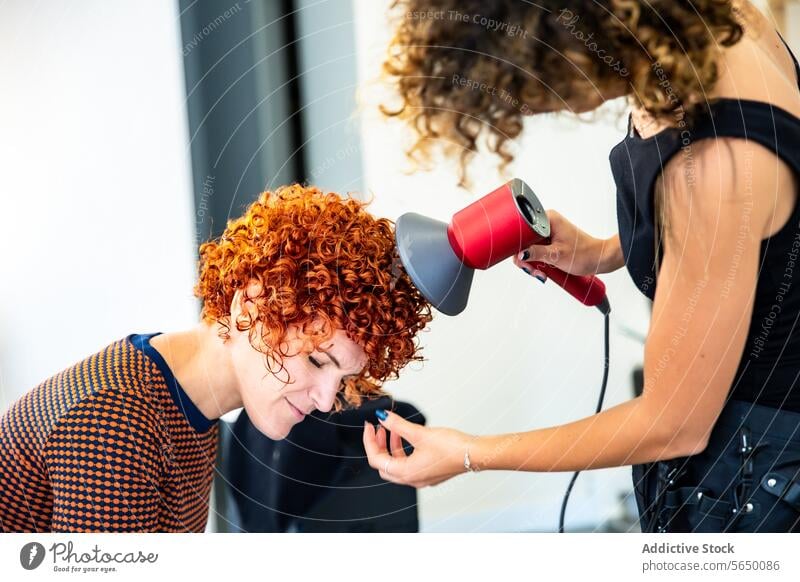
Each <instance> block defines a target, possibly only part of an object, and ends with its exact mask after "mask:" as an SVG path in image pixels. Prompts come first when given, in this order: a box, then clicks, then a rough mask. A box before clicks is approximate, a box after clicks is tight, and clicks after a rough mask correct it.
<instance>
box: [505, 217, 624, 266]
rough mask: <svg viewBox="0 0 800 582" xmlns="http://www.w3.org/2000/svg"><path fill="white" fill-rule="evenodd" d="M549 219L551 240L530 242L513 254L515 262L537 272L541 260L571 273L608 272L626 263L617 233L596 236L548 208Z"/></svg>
mask: <svg viewBox="0 0 800 582" xmlns="http://www.w3.org/2000/svg"><path fill="white" fill-rule="evenodd" d="M546 212H547V218H548V219H550V232H551V236H550V239H551V243H550V244H549V245H533V246H532V247H529V248H527V249H525V250H524V251H522V252H521V253H520V254H519V255H517V256H516V257H515V258H514V264H515V265H517V266H518V267H519V268H521V269H527V270H528V272H529V274H531V275H533V274H536V267H535V263H536V262H537V261H541V262H543V263H547V264H549V265H553V266H554V267H558V268H559V269H561V270H562V271H564V272H565V273H572V274H573V275H599V274H602V273H611V272H612V271H616V270H617V269H619V268H621V267H622V266H623V265H624V264H625V260H624V258H623V257H622V248H621V246H620V242H619V235H614V236H613V237H611V238H609V239H601V238H596V237H593V236H591V235H590V234H588V233H587V232H585V231H583V230H581V229H580V228H578V227H577V226H575V225H574V224H573V223H572V222H570V221H569V220H567V219H566V218H564V217H563V216H562V215H561V214H559V213H558V212H556V211H555V210H547V211H546Z"/></svg>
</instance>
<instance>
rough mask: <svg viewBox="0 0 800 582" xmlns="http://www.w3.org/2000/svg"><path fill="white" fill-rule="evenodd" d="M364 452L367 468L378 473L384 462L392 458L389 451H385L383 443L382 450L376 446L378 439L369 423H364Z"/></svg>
mask: <svg viewBox="0 0 800 582" xmlns="http://www.w3.org/2000/svg"><path fill="white" fill-rule="evenodd" d="M363 440H364V450H365V451H366V453H367V461H368V462H369V466H370V467H372V468H373V469H376V470H378V471H380V470H382V469H383V467H384V465H385V463H386V461H387V460H388V459H391V458H392V457H391V456H390V455H389V451H387V450H386V445H385V443H384V447H383V449H381V447H380V446H379V444H378V437H377V434H376V432H375V427H373V426H372V425H371V424H370V423H368V422H365V423H364V439H363Z"/></svg>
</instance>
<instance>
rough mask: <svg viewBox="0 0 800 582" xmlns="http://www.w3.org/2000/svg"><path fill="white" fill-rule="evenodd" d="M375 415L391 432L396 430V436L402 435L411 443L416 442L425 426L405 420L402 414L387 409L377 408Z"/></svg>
mask: <svg viewBox="0 0 800 582" xmlns="http://www.w3.org/2000/svg"><path fill="white" fill-rule="evenodd" d="M375 416H377V417H378V420H379V421H380V423H381V425H383V426H384V427H386V429H388V430H389V431H391V432H396V433H397V434H398V436H401V437H403V438H404V439H406V440H407V441H408V442H410V443H411V444H412V445H414V444H416V442H417V440H419V438H420V437H421V436H422V434H423V431H425V427H424V426H422V425H419V424H415V423H413V422H409V421H407V420H406V419H405V418H403V417H402V416H400V415H398V414H395V413H394V412H389V411H388V410H377V411H375Z"/></svg>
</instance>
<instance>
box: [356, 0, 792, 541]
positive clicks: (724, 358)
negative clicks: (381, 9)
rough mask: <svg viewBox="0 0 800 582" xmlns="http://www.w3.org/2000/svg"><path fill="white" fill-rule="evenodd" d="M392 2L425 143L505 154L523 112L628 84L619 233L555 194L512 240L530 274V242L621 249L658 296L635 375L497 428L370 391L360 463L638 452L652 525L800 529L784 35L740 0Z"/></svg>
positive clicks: (566, 104)
mask: <svg viewBox="0 0 800 582" xmlns="http://www.w3.org/2000/svg"><path fill="white" fill-rule="evenodd" d="M395 8H396V9H397V11H398V19H399V24H398V28H397V30H396V34H395V37H394V40H393V41H392V44H391V47H390V55H389V58H388V60H387V62H386V64H385V68H386V70H387V72H388V73H389V74H390V76H392V77H393V79H394V81H395V83H396V86H397V90H398V92H399V96H400V98H401V106H400V108H398V109H396V110H391V111H386V113H387V114H389V115H397V116H399V117H401V118H404V119H406V120H408V121H409V122H410V124H411V125H412V126H413V127H414V128H415V130H416V131H417V133H418V137H419V142H418V145H417V147H415V148H414V149H413V150H412V152H411V155H413V156H416V157H418V158H419V159H425V157H426V156H427V154H428V153H429V150H430V149H432V148H435V147H442V148H444V149H445V150H446V151H448V152H450V153H451V154H453V155H457V156H460V159H461V162H462V168H463V170H464V171H465V172H466V168H467V163H468V162H469V160H470V157H471V156H472V154H473V153H474V152H475V151H477V149H478V143H487V144H488V146H489V147H490V149H491V151H493V152H494V153H496V154H497V155H499V156H500V157H501V158H502V159H503V160H504V161H510V160H511V158H512V155H511V154H510V153H509V151H508V145H509V143H510V142H511V141H512V140H514V139H516V138H518V137H519V136H520V135H521V133H522V130H523V119H524V117H525V116H526V115H530V114H539V113H547V112H555V111H565V112H573V113H577V112H586V111H590V110H592V109H595V108H596V107H598V106H599V105H601V104H603V103H604V102H605V101H607V100H610V99H616V98H620V97H625V98H626V100H627V102H628V104H629V105H630V108H631V111H630V117H629V126H628V133H627V135H625V137H624V139H622V141H621V142H620V143H619V144H618V145H617V146H615V147H614V148H613V150H612V151H611V154H610V161H611V169H612V173H613V177H614V180H615V182H616V185H617V214H618V220H619V234H618V236H615V237H613V238H611V239H609V240H599V239H596V238H594V237H592V236H590V235H589V234H587V233H586V232H584V231H582V230H581V229H580V228H578V227H577V226H575V225H573V224H571V223H570V222H569V221H568V220H567V219H566V218H564V217H563V216H561V215H559V214H558V213H557V212H555V211H552V210H551V211H549V212H548V215H549V217H550V220H551V224H552V230H553V233H554V239H553V244H552V245H551V247H550V248H547V247H533V248H530V249H528V250H527V251H525V252H524V253H522V254H521V255H520V257H518V258H517V259H516V262H517V264H518V266H520V267H522V268H524V269H526V270H527V271H528V272H530V273H531V274H534V275H539V274H540V273H537V272H536V271H535V268H534V264H533V261H537V260H540V261H544V262H548V263H551V264H554V265H555V266H557V267H559V268H560V269H562V270H565V271H568V272H571V273H576V274H587V273H593V274H594V273H606V272H610V271H613V270H616V269H619V268H622V267H623V266H625V267H626V268H627V269H628V271H629V273H630V275H631V277H632V279H633V281H634V283H635V284H636V285H637V287H638V288H639V289H640V291H641V292H642V293H644V294H645V295H646V296H647V297H649V298H650V299H652V300H653V313H652V321H651V325H650V330H649V334H648V336H647V342H646V346H645V354H644V368H645V370H644V374H645V386H644V393H643V394H642V395H641V396H640V397H638V398H634V399H632V400H629V401H627V402H624V403H622V404H619V405H617V406H614V407H612V408H610V409H608V410H605V411H602V412H600V413H599V414H596V415H593V416H589V417H587V418H583V419H580V420H576V421H574V422H571V423H568V424H564V425H561V426H554V427H550V428H543V429H538V430H531V431H529V432H524V433H518V434H500V435H495V436H473V435H468V434H464V433H462V432H460V431H457V430H453V429H445V428H425V427H421V426H417V425H414V424H410V423H408V422H405V421H404V420H403V419H401V418H399V417H397V416H396V415H394V414H392V413H383V412H381V413H380V416H381V417H383V418H380V423H381V425H382V426H379V427H378V429H377V430H375V429H374V428H373V427H372V426H365V429H364V444H365V447H366V450H367V453H368V456H369V459H370V463H371V465H372V466H373V467H374V468H376V469H378V470H379V471H380V472H381V475H382V476H383V477H384V478H385V479H387V480H390V481H394V482H398V483H409V484H412V485H416V486H425V485H433V484H436V483H439V482H441V481H444V480H446V479H448V478H451V477H453V476H455V475H458V474H461V473H465V472H467V471H470V470H476V469H477V470H493V469H494V470H516V471H575V470H585V469H599V468H604V467H615V466H623V465H633V481H634V486H635V489H636V495H637V502H638V506H639V512H640V521H641V524H642V529H643V530H644V531H705V532H721V531H748V532H754V531H759V532H760V531H796V530H800V525H798V520H799V519H800V482H798V474H800V428H798V427H800V387H797V386H796V381H797V378H798V375H799V374H800V332H798V331H795V328H796V327H797V326H796V323H797V319H798V314H800V281H797V280H795V279H797V278H798V277H800V270H798V266H797V256H798V251H799V250H800V205H798V204H797V203H796V198H797V174H798V172H800V90H799V89H798V72H800V69H799V68H798V65H797V62H796V60H795V59H794V57H793V55H792V54H791V51H790V50H789V49H788V47H787V46H786V45H785V44H784V42H783V39H782V38H781V37H780V35H779V34H778V33H777V32H776V31H775V30H774V28H773V27H772V25H771V24H770V23H769V21H767V19H766V18H765V17H764V16H762V15H761V14H760V13H759V12H758V11H757V10H756V9H755V8H754V7H753V6H752V5H751V4H750V3H749V2H746V1H745V2H729V1H722V0H695V1H693V2H676V1H674V0H663V1H662V0H655V1H653V0H651V1H648V2H637V1H627V0H626V1H622V0H610V1H609V2H603V3H600V2H589V1H587V2H568V3H565V2H553V1H549V0H542V1H537V2H535V3H534V2H523V1H521V0H507V1H500V0H498V1H496V2H491V3H486V2H481V1H478V0H471V1H466V0H457V1H456V0H438V1H434V0H401V1H398V2H397V3H396V6H395ZM476 83H477V88H476ZM481 87H491V88H496V92H493V91H488V90H481ZM501 90H502V91H504V94H506V95H512V96H513V97H514V98H516V99H517V100H518V102H516V103H515V102H514V100H513V99H501V98H498V94H499V91H501ZM484 138H486V139H485V142H484ZM576 163H580V160H576ZM586 195H591V194H590V193H587V194H586ZM545 251H546V252H545ZM660 362H666V365H664V364H663V363H660ZM385 429H388V430H389V431H391V438H389V439H388V440H389V441H390V442H389V443H387V433H386V430H385ZM401 437H402V438H404V439H406V440H407V441H409V442H410V443H411V444H412V445H413V446H414V452H413V453H412V454H411V455H409V456H406V455H404V452H403V449H402V447H401V446H400V438H401ZM387 445H388V446H387Z"/></svg>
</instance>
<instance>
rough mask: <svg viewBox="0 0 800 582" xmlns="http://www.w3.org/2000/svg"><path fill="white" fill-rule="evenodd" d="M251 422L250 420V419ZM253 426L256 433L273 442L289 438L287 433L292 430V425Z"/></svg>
mask: <svg viewBox="0 0 800 582" xmlns="http://www.w3.org/2000/svg"><path fill="white" fill-rule="evenodd" d="M251 420H252V418H251ZM253 424H255V426H256V428H257V429H258V432H260V433H261V434H263V435H264V436H265V437H267V438H270V439H272V440H273V441H280V440H283V439H285V438H286V437H287V436H289V432H290V431H291V430H292V427H293V426H294V425H292V424H289V423H283V422H282V423H272V424H269V425H265V424H256V423H253Z"/></svg>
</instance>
